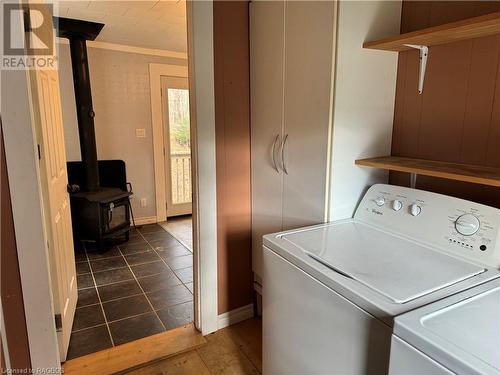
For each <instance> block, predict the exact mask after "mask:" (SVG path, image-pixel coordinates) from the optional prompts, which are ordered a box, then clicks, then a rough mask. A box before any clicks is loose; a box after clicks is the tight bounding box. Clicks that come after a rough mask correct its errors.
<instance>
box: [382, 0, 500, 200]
mask: <svg viewBox="0 0 500 375" xmlns="http://www.w3.org/2000/svg"><path fill="white" fill-rule="evenodd" d="M497 11H500V2H498V1H404V2H403V9H402V15H401V32H403V33H404V32H410V31H414V30H418V29H421V28H425V27H430V26H436V25H440V24H443V23H447V22H453V21H458V20H461V19H465V18H469V17H474V16H480V15H484V14H487V13H492V12H497ZM418 64H419V59H418V52H417V51H408V52H401V53H400V54H399V62H398V77H397V86H396V103H395V113H394V131H393V138H392V154H393V155H396V156H407V157H416V158H422V159H433V160H440V161H449V162H460V163H467V164H475V165H484V166H492V167H500V35H495V36H490V37H485V38H478V39H473V40H468V41H463V42H457V43H450V44H446V45H441V46H435V47H430V48H429V60H428V63H427V73H426V77H425V83H424V92H423V94H422V95H418V93H417V80H418ZM391 183H394V184H400V185H408V184H409V177H408V175H407V174H401V173H391ZM417 188H420V189H424V190H431V191H436V192H441V193H444V194H449V195H453V196H457V197H461V198H465V199H469V200H473V201H476V202H480V203H484V204H488V205H492V206H495V207H499V208H500V190H499V189H498V188H490V187H486V186H482V185H474V184H468V183H461V182H457V181H448V180H442V179H436V178H432V177H424V176H419V177H418V180H417Z"/></svg>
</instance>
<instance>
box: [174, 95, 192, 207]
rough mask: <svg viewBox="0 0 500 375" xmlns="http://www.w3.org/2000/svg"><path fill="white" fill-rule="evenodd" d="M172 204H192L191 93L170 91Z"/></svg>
mask: <svg viewBox="0 0 500 375" xmlns="http://www.w3.org/2000/svg"><path fill="white" fill-rule="evenodd" d="M168 123H169V128H170V160H171V178H172V184H171V185H172V189H171V190H172V203H174V204H179V203H188V202H191V194H192V189H191V136H190V129H189V91H188V90H186V89H168Z"/></svg>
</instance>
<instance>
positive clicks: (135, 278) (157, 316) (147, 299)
mask: <svg viewBox="0 0 500 375" xmlns="http://www.w3.org/2000/svg"><path fill="white" fill-rule="evenodd" d="M137 231H138V232H139V234H140V235H141V236H142V238H144V236H143V235H142V233H141V231H139V230H137ZM144 240H145V238H144ZM146 242H147V241H146ZM147 244H148V246H149V247H152V246H151V245H150V244H149V242H147ZM118 251H119V252H120V254H122V256H123V253H122V251H121V249H120V247H119V246H118ZM157 255H158V254H157ZM123 259H125V263H126V264H127V266H128V268H129V270H130V272H132V276H133V277H134V280H135V282H136V283H137V285H139V288H140V289H141V290H142V293H143V295H144V297H145V298H146V301H148V304H149V307H151V310H153V313H154V314H155V316H156V318H157V319H158V320H159V321H160V324H161V326H162V327H163V331H164V332H166V331H167V327H165V324H163V321H162V320H161V319H160V316H159V315H158V313H157V312H156V310H155V308H154V306H153V304H152V303H151V301H150V300H149V298H148V295H147V294H146V292H145V291H144V289H143V288H142V286H141V284H140V283H139V280H137V277H136V276H135V273H134V271H132V268H131V267H130V264H128V261H127V258H125V256H123ZM151 263H152V262H151Z"/></svg>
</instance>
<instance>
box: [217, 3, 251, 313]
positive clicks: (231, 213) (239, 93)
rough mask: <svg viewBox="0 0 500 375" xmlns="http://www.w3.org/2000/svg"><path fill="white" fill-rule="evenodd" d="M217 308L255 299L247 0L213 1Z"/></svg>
mask: <svg viewBox="0 0 500 375" xmlns="http://www.w3.org/2000/svg"><path fill="white" fill-rule="evenodd" d="M213 10H214V66H215V68H214V70H215V72H214V74H215V132H216V163H217V165H216V168H217V264H218V296H219V301H218V304H219V306H218V308H219V314H222V313H224V312H227V311H230V310H233V309H236V308H238V307H242V306H245V305H248V304H250V303H251V302H252V299H253V289H252V282H253V276H252V253H251V248H252V246H251V245H252V242H251V241H252V240H251V235H252V233H251V190H250V81H249V75H250V67H249V29H248V27H249V24H248V2H247V1H214V8H213Z"/></svg>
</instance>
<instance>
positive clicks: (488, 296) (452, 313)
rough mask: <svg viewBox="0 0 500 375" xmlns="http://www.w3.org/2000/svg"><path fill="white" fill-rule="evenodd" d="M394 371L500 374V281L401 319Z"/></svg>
mask: <svg viewBox="0 0 500 375" xmlns="http://www.w3.org/2000/svg"><path fill="white" fill-rule="evenodd" d="M389 374H390V375H421V374H429V375H439V374H442V375H446V374H460V375H465V374H467V375H469V374H481V375H500V280H498V279H497V280H494V281H491V282H488V283H486V284H482V285H480V286H478V287H475V288H473V289H469V290H467V291H465V292H462V293H459V294H456V295H454V296H452V297H448V298H446V299H444V300H441V301H438V302H435V303H433V304H431V305H427V306H424V307H421V308H419V309H417V310H414V311H411V312H409V313H406V314H404V315H401V316H399V317H397V318H396V321H395V324H394V334H393V336H392V344H391V358H390V367H389Z"/></svg>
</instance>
